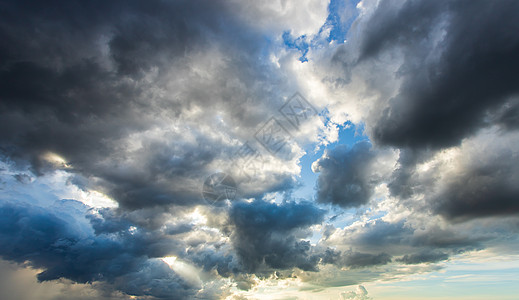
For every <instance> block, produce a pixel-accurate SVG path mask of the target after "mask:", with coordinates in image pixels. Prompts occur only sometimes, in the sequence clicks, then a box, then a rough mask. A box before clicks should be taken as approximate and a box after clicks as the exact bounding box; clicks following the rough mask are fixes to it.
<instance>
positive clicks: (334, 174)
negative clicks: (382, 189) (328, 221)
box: [312, 141, 380, 208]
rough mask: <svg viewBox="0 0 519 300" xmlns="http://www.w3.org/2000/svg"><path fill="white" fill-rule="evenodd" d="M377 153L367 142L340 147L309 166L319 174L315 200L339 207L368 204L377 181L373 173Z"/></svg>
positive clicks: (327, 152) (378, 179)
mask: <svg viewBox="0 0 519 300" xmlns="http://www.w3.org/2000/svg"><path fill="white" fill-rule="evenodd" d="M376 155H377V153H376V151H375V150H373V149H372V147H371V144H370V143H369V142H366V141H363V142H358V143H357V144H355V145H354V146H353V147H351V148H349V147H347V146H345V145H339V146H337V147H336V148H334V149H333V150H330V151H326V153H325V155H324V156H323V157H322V158H321V159H319V160H318V161H316V162H315V163H314V165H313V166H312V168H313V170H314V172H319V177H318V179H317V200H318V201H319V202H321V203H332V204H337V205H340V206H342V207H345V208H348V207H358V206H360V205H363V204H366V203H368V201H369V199H370V197H371V196H372V195H373V188H374V187H375V185H376V184H378V183H379V181H380V178H378V176H377V174H375V172H373V170H372V165H371V164H372V162H373V161H374V160H375V158H376Z"/></svg>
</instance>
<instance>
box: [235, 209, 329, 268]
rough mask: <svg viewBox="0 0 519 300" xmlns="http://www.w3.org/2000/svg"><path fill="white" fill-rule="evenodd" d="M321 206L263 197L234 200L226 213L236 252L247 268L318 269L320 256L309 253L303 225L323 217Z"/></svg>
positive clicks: (319, 220) (306, 225)
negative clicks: (274, 200)
mask: <svg viewBox="0 0 519 300" xmlns="http://www.w3.org/2000/svg"><path fill="white" fill-rule="evenodd" d="M323 215H324V210H322V209H319V208H317V207H316V206H314V205H312V204H311V203H294V202H286V203H282V204H280V205H278V204H275V203H268V202H262V201H254V202H252V203H236V204H235V205H234V206H233V208H232V210H231V212H230V215H229V219H230V223H231V224H232V225H233V226H234V233H233V235H232V236H231V238H232V242H233V245H234V247H235V248H236V251H237V254H238V255H239V256H240V258H241V260H242V262H243V264H244V265H245V266H246V267H247V268H248V270H249V271H256V270H261V268H260V267H261V266H266V267H269V268H274V269H288V268H293V267H297V268H300V269H302V270H312V271H316V270H317V263H318V262H319V256H317V255H312V251H311V250H312V249H311V248H312V247H311V245H310V242H308V241H306V240H303V238H305V237H307V235H308V233H305V229H307V228H308V227H309V226H311V225H313V224H319V223H320V222H322V221H323Z"/></svg>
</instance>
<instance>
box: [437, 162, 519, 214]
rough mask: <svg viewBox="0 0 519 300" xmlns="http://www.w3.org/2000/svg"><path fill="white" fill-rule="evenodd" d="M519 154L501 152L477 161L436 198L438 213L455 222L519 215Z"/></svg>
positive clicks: (446, 183) (449, 180)
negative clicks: (494, 156) (517, 162)
mask: <svg viewBox="0 0 519 300" xmlns="http://www.w3.org/2000/svg"><path fill="white" fill-rule="evenodd" d="M517 159H518V158H517V156H516V154H511V153H500V156H499V157H496V158H495V159H493V160H489V161H485V162H474V164H473V165H472V166H471V167H470V169H468V170H467V171H466V172H464V173H463V174H461V175H460V176H456V177H453V178H449V179H448V180H447V182H445V183H444V185H445V186H444V187H443V190H442V191H441V192H440V193H439V195H437V196H434V197H432V199H431V203H432V206H433V207H434V209H435V211H436V212H437V213H439V214H441V215H443V216H445V217H447V218H449V219H451V220H466V219H470V218H474V217H485V216H496V215H512V214H518V213H519V186H518V185H517V182H519V168H518V167H517V164H516V161H517Z"/></svg>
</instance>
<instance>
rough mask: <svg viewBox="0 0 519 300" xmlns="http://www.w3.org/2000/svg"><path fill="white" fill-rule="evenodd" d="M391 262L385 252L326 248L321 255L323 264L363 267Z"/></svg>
mask: <svg viewBox="0 0 519 300" xmlns="http://www.w3.org/2000/svg"><path fill="white" fill-rule="evenodd" d="M389 262H391V256H390V255H389V254H387V253H379V254H371V253H362V252H354V251H351V250H350V251H345V252H344V253H343V252H341V251H336V250H333V249H327V250H326V252H325V253H324V255H323V259H322V263H323V264H333V265H335V266H338V267H349V268H364V267H370V266H376V265H385V264H387V263H389Z"/></svg>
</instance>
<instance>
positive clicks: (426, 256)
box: [396, 251, 449, 265]
mask: <svg viewBox="0 0 519 300" xmlns="http://www.w3.org/2000/svg"><path fill="white" fill-rule="evenodd" d="M448 258H449V255H448V254H447V253H443V252H440V251H425V252H420V253H415V254H411V255H409V254H406V255H404V256H403V257H402V258H399V259H397V260H396V261H399V262H403V263H404V264H408V265H414V264H421V263H434V262H439V261H442V260H447V259H448Z"/></svg>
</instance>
